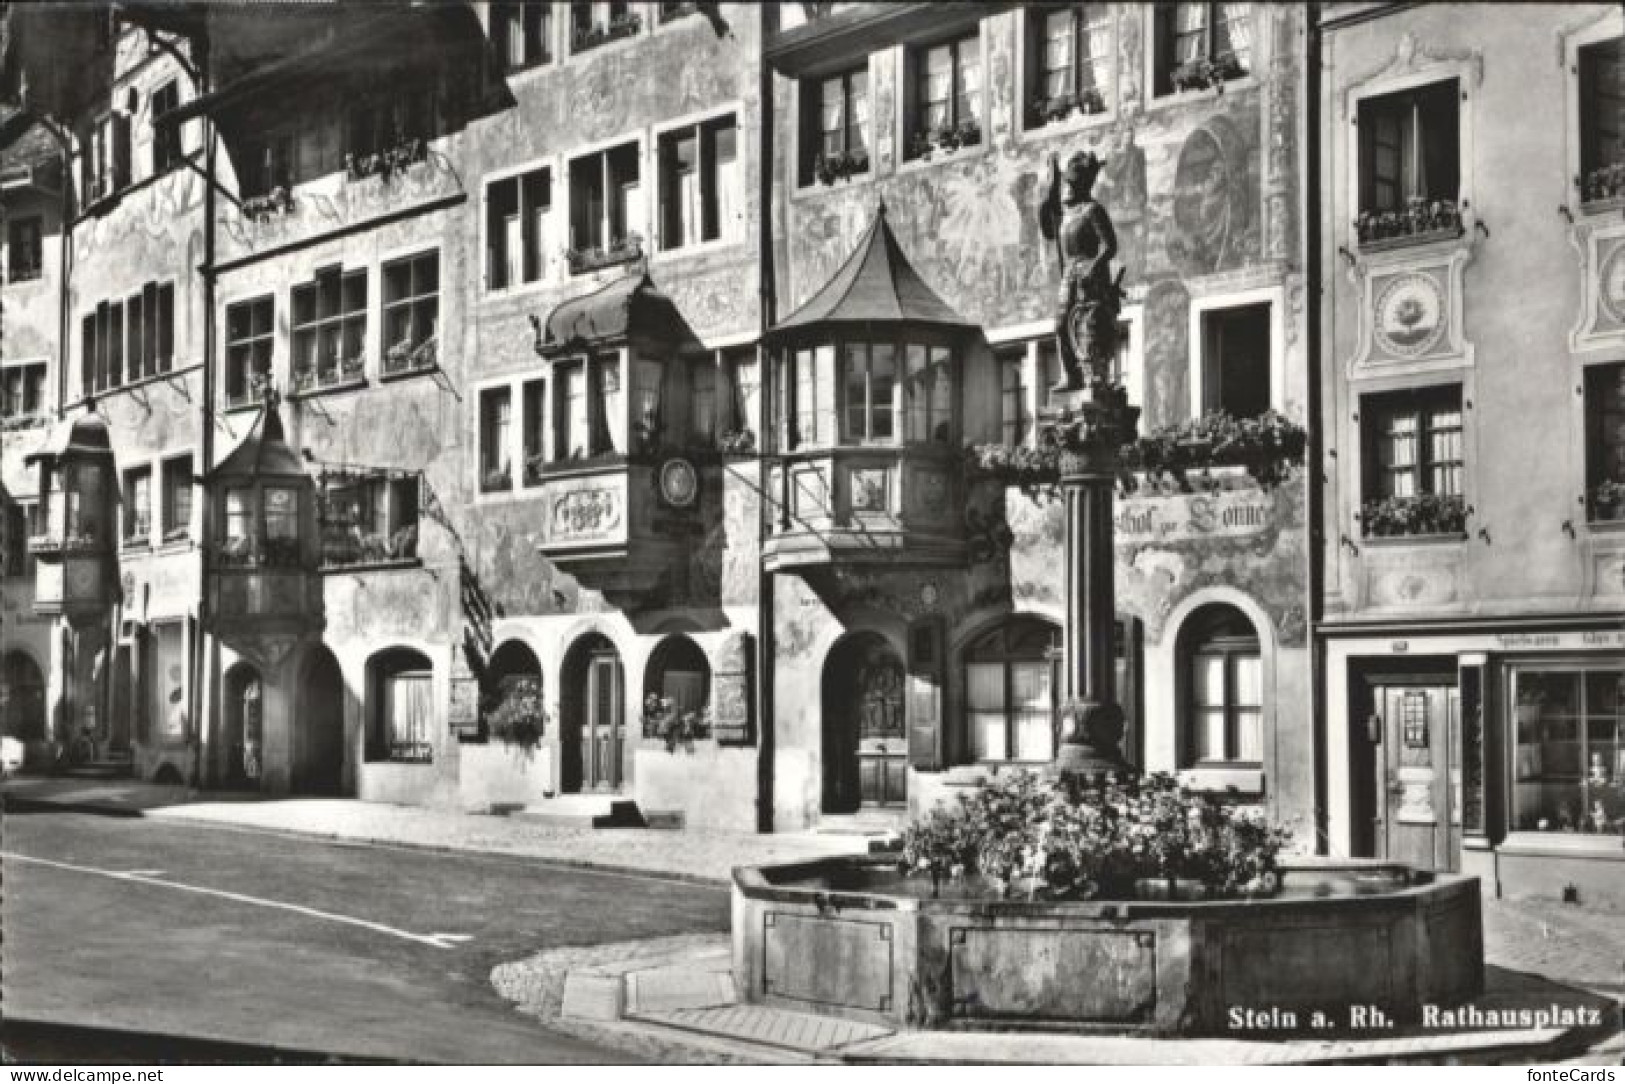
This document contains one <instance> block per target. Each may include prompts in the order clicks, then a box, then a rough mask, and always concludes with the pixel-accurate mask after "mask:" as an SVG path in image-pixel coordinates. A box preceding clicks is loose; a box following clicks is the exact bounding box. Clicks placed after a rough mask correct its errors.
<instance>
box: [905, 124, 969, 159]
mask: <svg viewBox="0 0 1625 1084" xmlns="http://www.w3.org/2000/svg"><path fill="white" fill-rule="evenodd" d="M981 142H982V126H981V125H980V124H977V123H976V122H975V121H973V120H967V121H963V122H961V123H959V124H944V125H940V126H939V127H936V128H931V129H928V130H926V131H921V132H916V133H914V138H913V139H912V140H911V141H910V145H909V154H910V157H913V158H930V157H931V155H932V154H933V153H935V152H936V151H938V150H941V151H943V152H944V153H946V154H952V153H953V152H954V151H957V150H959V149H960V148H961V147H974V146H977V145H978V144H980V143H981Z"/></svg>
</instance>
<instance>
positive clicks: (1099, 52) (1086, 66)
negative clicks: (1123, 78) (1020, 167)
mask: <svg viewBox="0 0 1625 1084" xmlns="http://www.w3.org/2000/svg"><path fill="white" fill-rule="evenodd" d="M1026 20H1027V40H1026V43H1025V44H1026V49H1027V55H1026V65H1027V67H1026V70H1027V110H1026V126H1027V127H1028V128H1037V127H1041V126H1043V125H1044V124H1047V123H1049V122H1051V121H1059V120H1065V119H1066V118H1068V117H1071V116H1074V115H1076V114H1080V113H1081V114H1084V115H1086V116H1087V115H1089V114H1092V113H1103V112H1105V111H1106V110H1108V109H1110V108H1111V107H1112V105H1113V99H1114V95H1113V82H1114V79H1115V71H1116V65H1115V63H1114V62H1113V56H1114V53H1115V51H1116V48H1117V36H1116V34H1115V33H1114V32H1113V29H1112V14H1111V9H1110V7H1109V6H1108V5H1106V4H1099V3H1096V4H1068V5H1065V6H1062V7H1030V8H1027V9H1026Z"/></svg>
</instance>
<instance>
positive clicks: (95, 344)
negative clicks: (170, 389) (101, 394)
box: [80, 282, 175, 395]
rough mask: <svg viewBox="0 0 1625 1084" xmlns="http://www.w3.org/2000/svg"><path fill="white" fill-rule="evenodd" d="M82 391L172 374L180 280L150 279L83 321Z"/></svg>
mask: <svg viewBox="0 0 1625 1084" xmlns="http://www.w3.org/2000/svg"><path fill="white" fill-rule="evenodd" d="M81 329H82V336H81V340H80V345H81V348H82V350H83V354H82V356H81V376H82V379H83V383H84V386H83V389H82V391H83V394H86V395H88V394H91V393H92V392H97V391H106V390H110V389H114V388H119V387H122V386H124V385H125V384H126V383H135V382H136V381H138V380H144V379H146V378H148V377H152V376H157V375H159V374H161V373H167V372H169V370H170V366H171V364H172V362H173V359H174V353H175V284H174V283H171V282H165V283H156V282H149V283H147V284H146V285H144V286H143V287H142V288H141V290H140V292H138V293H135V294H132V295H130V296H129V297H128V298H126V299H124V300H122V301H104V302H102V303H101V304H99V305H97V306H96V309H95V311H94V312H92V313H87V314H86V315H85V317H84V319H83V322H82V323H81Z"/></svg>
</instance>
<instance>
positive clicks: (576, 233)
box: [568, 143, 643, 275]
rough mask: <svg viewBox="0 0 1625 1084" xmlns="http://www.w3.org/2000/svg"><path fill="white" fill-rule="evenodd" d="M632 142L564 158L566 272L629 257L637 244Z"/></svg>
mask: <svg viewBox="0 0 1625 1084" xmlns="http://www.w3.org/2000/svg"><path fill="white" fill-rule="evenodd" d="M638 199H639V176H638V145H637V144H636V143H625V144H622V145H621V146H618V147H612V148H610V149H609V150H605V151H600V152H598V153H597V154H589V155H586V156H585V157H582V158H577V159H574V160H572V161H571V162H570V248H569V250H568V256H569V261H570V271H571V273H572V274H578V275H579V274H584V273H586V272H588V271H596V270H598V269H599V268H601V267H608V266H610V265H612V264H617V263H626V262H628V261H630V260H635V259H637V258H638V256H639V255H641V254H642V251H643V249H642V245H641V244H640V242H639V239H638V238H637V236H636V234H635V231H634V229H633V226H634V224H635V223H636V222H637V221H638V213H637V209H638Z"/></svg>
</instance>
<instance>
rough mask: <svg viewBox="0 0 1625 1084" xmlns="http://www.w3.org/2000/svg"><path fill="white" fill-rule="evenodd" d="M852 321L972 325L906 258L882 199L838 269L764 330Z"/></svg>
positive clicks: (779, 332)
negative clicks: (781, 318) (796, 306)
mask: <svg viewBox="0 0 1625 1084" xmlns="http://www.w3.org/2000/svg"><path fill="white" fill-rule="evenodd" d="M856 324H913V325H916V326H928V327H930V326H934V327H941V328H947V329H952V330H963V331H969V330H971V329H972V328H974V327H975V326H976V325H975V324H974V323H972V322H971V321H969V320H966V319H965V318H964V317H962V316H960V315H959V314H958V313H957V312H955V311H954V310H953V309H952V308H950V307H949V306H948V303H947V302H945V301H943V300H942V298H940V297H938V296H937V293H936V291H935V290H933V289H931V287H929V286H927V285H926V283H925V280H924V279H922V278H920V273H919V272H918V271H916V270H914V265H913V264H911V263H909V262H908V257H907V256H905V255H904V254H903V247H902V246H901V245H900V244H898V243H897V235H896V234H894V233H892V230H891V224H890V223H888V222H887V221H886V203H885V201H884V200H882V201H881V203H880V206H879V208H878V209H877V210H876V211H875V217H874V221H873V222H871V223H870V224H869V229H868V231H867V232H866V233H865V234H864V235H863V237H862V238H861V239H860V240H859V241H858V245H857V248H856V249H855V250H854V251H853V253H852V255H851V256H849V257H847V261H846V263H844V264H842V265H841V269H840V270H839V271H837V272H835V275H834V277H832V278H831V279H830V280H829V282H827V283H826V284H825V285H824V288H823V289H822V290H819V291H818V292H817V293H816V294H814V295H813V296H812V298H811V299H810V300H808V301H807V302H806V304H804V305H802V306H801V307H800V308H799V309H797V310H796V311H795V312H793V313H791V314H790V315H789V316H787V317H785V318H784V319H783V320H780V321H779V322H778V324H776V325H775V326H774V327H773V329H772V330H771V331H769V332H768V334H769V336H771V337H775V338H777V337H783V336H786V335H791V334H794V333H796V332H801V331H807V330H811V329H813V328H815V327H816V328H828V327H831V326H837V327H838V326H843V325H844V326H851V325H856Z"/></svg>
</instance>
